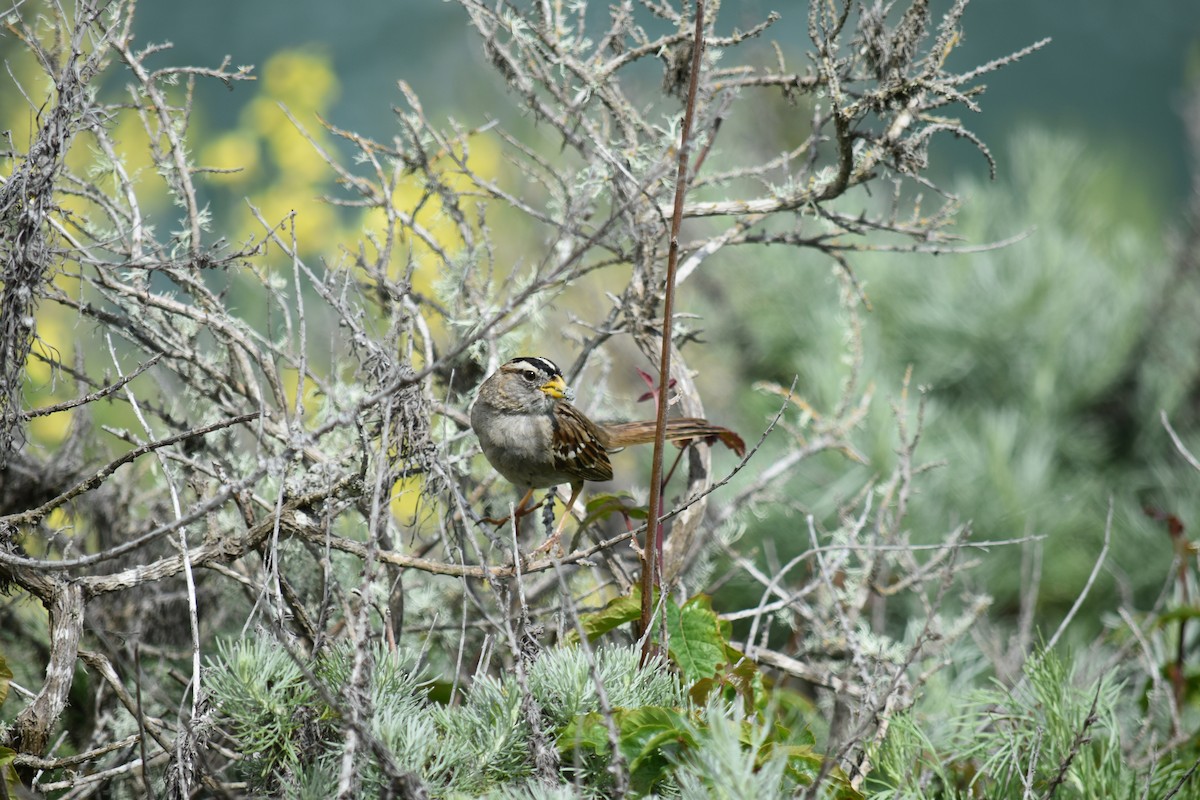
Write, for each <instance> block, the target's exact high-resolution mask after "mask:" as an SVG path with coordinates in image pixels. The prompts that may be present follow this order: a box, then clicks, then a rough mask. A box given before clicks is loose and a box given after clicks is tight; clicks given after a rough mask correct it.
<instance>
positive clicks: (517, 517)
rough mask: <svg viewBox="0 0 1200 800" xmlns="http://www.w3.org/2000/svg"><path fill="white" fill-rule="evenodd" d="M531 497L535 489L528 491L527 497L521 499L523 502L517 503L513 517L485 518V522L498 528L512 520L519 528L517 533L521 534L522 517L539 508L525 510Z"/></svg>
mask: <svg viewBox="0 0 1200 800" xmlns="http://www.w3.org/2000/svg"><path fill="white" fill-rule="evenodd" d="M531 497H533V489H530V490H529V491H527V492H526V493H525V496H524V497H522V498H521V502H519V503H517V504H516V506H514V507H513V512H512V514H511V515H509V516H507V517H499V518H496V517H484V518H483V521H484V522H487V523H490V524H492V525H495V526H496V527H497V528H498V527H500V526H501V525H503V524H504V523H506V522H508V521H509V520H512V521H513V524H515V525H516V526H517V533H518V534H519V533H520V532H521V517H523V516H525V515H526V514H528V513H530V512H531V511H533V509H534V508H537V506H534V507H533V508H525V504H526V503H528V502H529V498H531Z"/></svg>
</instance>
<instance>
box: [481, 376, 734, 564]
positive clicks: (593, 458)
mask: <svg viewBox="0 0 1200 800" xmlns="http://www.w3.org/2000/svg"><path fill="white" fill-rule="evenodd" d="M569 395H570V391H569V390H568V389H567V384H566V382H565V381H564V380H563V376H562V373H561V372H560V371H559V369H558V367H557V366H556V365H555V364H554V362H553V361H551V360H550V359H548V358H540V357H538V356H521V357H519V358H514V359H513V360H512V361H509V362H508V363H507V364H504V365H503V366H502V367H500V369H498V370H497V371H496V372H494V373H492V375H490V376H489V377H488V378H487V380H485V381H484V382H483V384H482V385H480V387H479V395H478V397H476V399H475V403H474V405H472V406H471V427H473V428H474V429H475V435H476V436H478V437H479V445H480V447H482V448H483V454H484V456H486V457H487V460H488V461H489V462H491V465H492V466H493V467H495V468H496V471H497V472H499V473H500V474H501V475H503V476H504V477H505V478H507V479H508V481H509V482H510V483H512V484H513V485H514V486H516V487H517V489H520V490H523V491H524V495H523V496H522V498H521V502H520V503H518V504H517V507H516V513H517V515H518V516H519V515H520V514H522V513H523V512H524V508H525V504H526V503H527V502H529V498H530V497H531V496H532V495H533V491H534V489H545V488H549V487H551V486H558V485H559V484H563V483H569V484H571V499H570V500H568V501H567V513H566V514H564V515H563V517H562V519H561V520H559V523H558V525H557V526H556V527H555V529H554V533H553V534H551V536H550V538H549V539H547V540H546V542H545V543H543V544H542V546H541V547H539V548H538V550H539V551H543V550H549V549H550V548H551V547H553V546H555V545H556V544H557V543H558V540H559V538H560V537H561V536H562V531H563V527H564V525H565V524H566V520H567V517H569V516H570V509H571V508H572V507H574V505H575V500H576V499H577V498H578V497H579V492H580V491H581V490H582V489H583V483H584V481H607V480H610V479H611V478H612V476H613V472H612V464H611V463H609V460H608V454H609V453H610V452H615V451H617V450H620V449H621V448H623V447H625V446H627V445H633V444H647V443H650V442H653V441H654V421H653V420H646V421H642V422H612V423H602V424H597V423H595V422H592V421H591V420H590V419H588V418H587V417H586V416H584V414H583V412H581V411H580V410H579V409H578V408H576V407H575V406H573V405H571V404H570V403H569V402H568V401H567V397H568V396H569ZM666 438H667V441H671V442H677V443H681V445H682V443H684V442H687V441H692V440H696V441H704V440H707V441H709V442H711V441H713V440H714V439H720V440H721V441H722V442H723V443H724V444H725V445H726V446H727V447H729V448H730V449H731V450H733V451H735V452H736V453H737V454H738V455H741V454H742V453H743V452H745V444H744V443H743V442H742V439H741V437H740V436H738V435H737V434H736V433H734V432H733V431H731V430H729V429H728V428H722V427H721V426H719V425H713V424H712V423H710V422H708V421H707V420H703V419H699V418H696V417H675V418H671V419H668V420H667V430H666Z"/></svg>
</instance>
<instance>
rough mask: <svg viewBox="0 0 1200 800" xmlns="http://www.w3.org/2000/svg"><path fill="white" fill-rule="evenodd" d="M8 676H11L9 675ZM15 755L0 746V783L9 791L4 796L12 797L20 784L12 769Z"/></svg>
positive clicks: (12, 751) (15, 752) (11, 750)
mask: <svg viewBox="0 0 1200 800" xmlns="http://www.w3.org/2000/svg"><path fill="white" fill-rule="evenodd" d="M9 677H12V676H11V675H10V676H9ZM16 757H17V751H16V750H13V749H11V748H8V747H0V783H2V784H3V785H4V786H5V787H6V788H7V789H8V790H9V791H6V792H4V796H5V797H14V796H16V795H15V794H14V792H13V791H11V790H13V789H16V788H17V787H18V786H20V785H21V779H20V778H19V777H18V776H17V771H16V770H15V769H13V766H12V762H13V759H14V758H16Z"/></svg>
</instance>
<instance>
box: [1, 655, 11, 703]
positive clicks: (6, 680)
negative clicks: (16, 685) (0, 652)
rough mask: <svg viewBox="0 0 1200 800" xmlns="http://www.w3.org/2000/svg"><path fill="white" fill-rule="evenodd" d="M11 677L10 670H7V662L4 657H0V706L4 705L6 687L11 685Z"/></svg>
mask: <svg viewBox="0 0 1200 800" xmlns="http://www.w3.org/2000/svg"><path fill="white" fill-rule="evenodd" d="M12 676H13V674H12V670H11V669H9V668H8V661H6V660H5V658H4V656H0V705H4V701H5V699H6V698H7V697H8V685H9V684H10V683H12Z"/></svg>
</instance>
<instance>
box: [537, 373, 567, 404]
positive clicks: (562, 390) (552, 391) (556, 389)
mask: <svg viewBox="0 0 1200 800" xmlns="http://www.w3.org/2000/svg"><path fill="white" fill-rule="evenodd" d="M538 388H539V389H541V390H542V391H543V392H545V393H546V394H548V395H550V396H551V397H553V398H554V399H555V400H561V399H562V398H564V397H566V396H567V395H568V394H569V393H570V391H571V390H570V389H568V388H567V382H566V381H564V380H563V379H562V376H561V375H555V376H554V377H553V378H551V379H550V380H548V381H546V382H545V383H543V384H542V385H541V386H539V387H538Z"/></svg>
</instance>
